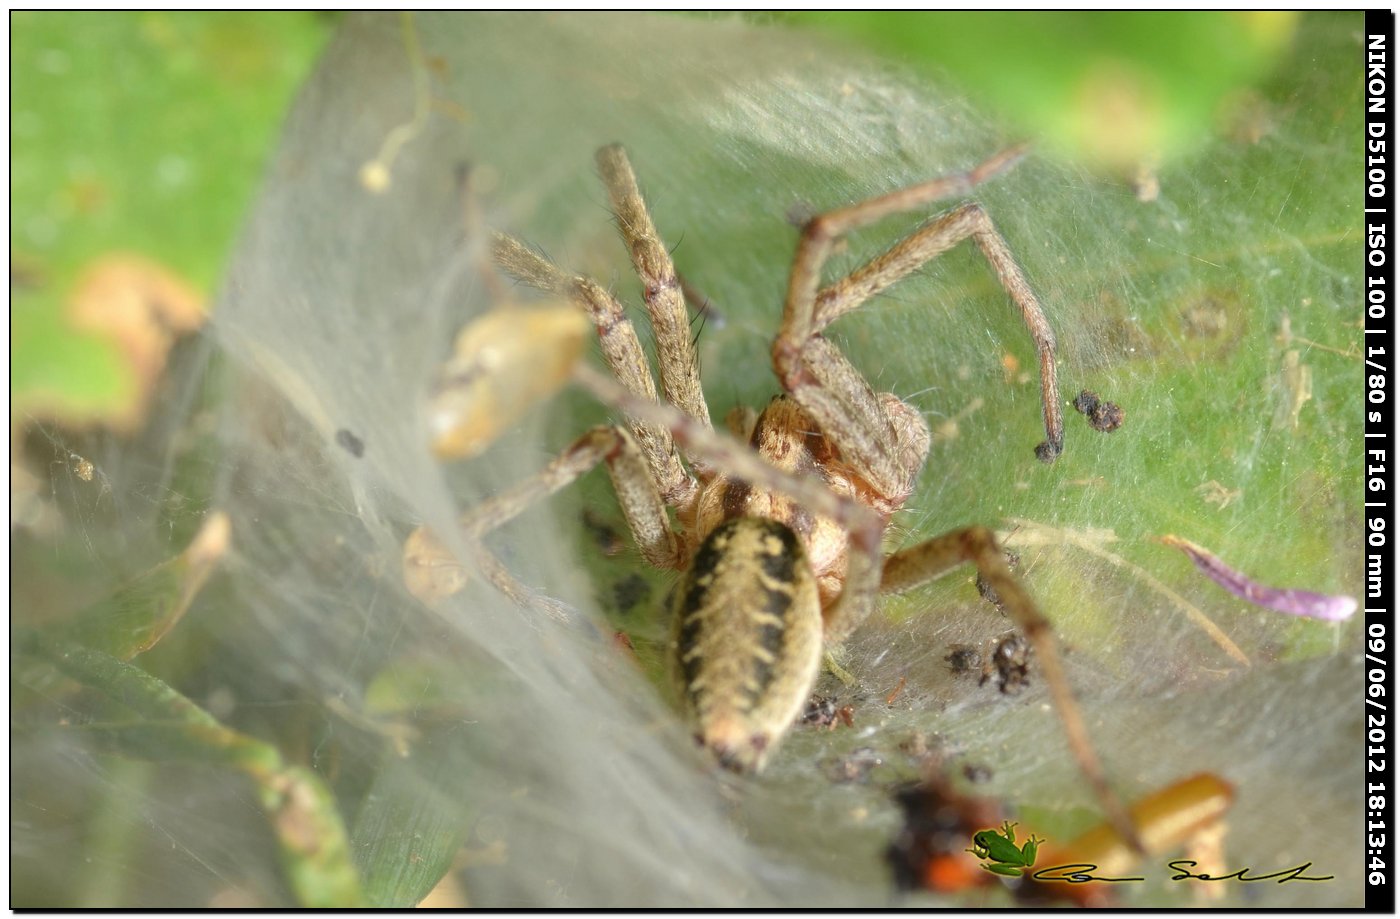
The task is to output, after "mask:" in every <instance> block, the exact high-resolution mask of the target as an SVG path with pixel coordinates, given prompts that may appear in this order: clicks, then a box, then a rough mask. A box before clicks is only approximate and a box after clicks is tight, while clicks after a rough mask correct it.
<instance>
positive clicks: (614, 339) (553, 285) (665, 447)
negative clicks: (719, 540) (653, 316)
mask: <svg viewBox="0 0 1400 919" xmlns="http://www.w3.org/2000/svg"><path fill="white" fill-rule="evenodd" d="M491 254H492V258H493V259H494V260H495V262H496V264H497V265H498V266H500V268H501V270H502V271H504V272H505V273H506V274H508V275H510V276H511V277H513V278H515V279H516V280H517V281H520V282H521V283H523V284H528V285H529V286H531V287H534V288H536V289H537V290H542V291H545V292H547V293H553V294H557V295H559V296H561V297H565V298H567V299H569V300H570V301H572V302H573V303H574V304H576V305H577V306H578V307H579V308H581V309H582V310H583V311H584V312H585V313H587V314H588V317H589V319H591V320H592V322H593V325H594V327H595V328H596V329H597V331H598V342H599V345H600V347H601V349H602V353H603V360H604V361H605V362H606V363H607V365H608V369H609V370H611V371H612V372H613V375H614V376H616V377H617V379H618V380H619V382H621V383H622V385H623V386H624V387H626V389H627V391H628V392H630V393H632V394H633V395H634V396H636V397H637V398H639V399H642V400H644V401H647V402H651V403H656V402H659V401H660V398H659V397H658V395H657V392H656V383H655V381H654V380H653V379H652V375H651V368H650V366H649V365H648V364H647V358H646V354H645V353H644V352H643V351H642V344H641V341H640V340H639V339H638V338H637V329H636V327H635V326H633V325H632V321H631V320H630V319H628V318H627V313H626V310H624V309H623V307H622V304H621V303H619V302H618V301H617V298H616V297H614V296H613V295H612V294H610V293H608V292H607V291H606V290H604V289H603V288H602V287H601V286H599V284H598V283H597V282H596V281H594V280H593V279H591V278H588V277H583V276H578V275H570V274H567V273H565V272H563V271H561V270H560V269H559V268H558V267H556V266H555V265H554V264H552V263H551V262H549V261H548V260H547V259H544V258H541V257H540V256H539V255H537V254H536V253H535V252H534V251H532V250H531V249H530V248H529V247H527V246H526V245H525V244H523V243H521V242H520V241H519V240H516V239H512V238H511V237H509V236H505V235H503V234H500V233H497V234H495V236H494V237H493V238H492V244H491ZM628 427H629V428H630V429H631V431H632V436H633V437H634V438H635V439H636V442H637V446H638V448H640V449H641V451H642V454H643V455H644V456H645V457H646V459H647V465H648V466H649V467H650V468H651V470H652V474H653V475H654V476H655V479H656V487H657V489H658V490H659V491H660V493H661V498H662V500H664V501H665V502H666V503H667V504H668V505H670V506H671V507H674V508H676V509H677V511H678V512H679V513H682V514H683V513H686V512H687V511H689V509H690V508H691V506H692V505H693V504H694V503H695V500H696V498H698V497H699V493H700V492H699V484H698V483H697V482H696V481H695V478H694V477H693V476H692V475H691V474H690V473H689V472H688V471H687V470H686V468H685V467H684V466H682V465H681V461H680V457H679V455H678V454H677V453H676V449H675V444H674V443H673V442H672V439H671V433H670V431H668V430H667V429H666V428H665V427H664V426H662V425H658V424H653V423H650V422H646V421H642V420H640V419H638V418H637V417H636V416H635V415H633V416H629V418H628Z"/></svg>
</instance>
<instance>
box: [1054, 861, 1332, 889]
mask: <svg viewBox="0 0 1400 919" xmlns="http://www.w3.org/2000/svg"><path fill="white" fill-rule="evenodd" d="M1196 866H1197V863H1196V862H1193V861H1191V860H1190V859H1186V858H1179V859H1175V860H1173V861H1169V862H1167V867H1168V868H1170V869H1172V870H1173V871H1174V872H1176V873H1175V874H1173V875H1172V876H1171V880H1173V881H1185V880H1195V881H1243V882H1245V883H1252V882H1254V881H1276V882H1277V883H1279V884H1284V883H1287V882H1288V881H1330V880H1332V879H1333V878H1334V877H1335V875H1331V874H1329V875H1327V876H1326V877H1320V878H1315V877H1308V876H1307V875H1305V874H1303V872H1304V871H1307V870H1308V869H1309V868H1311V867H1312V862H1304V863H1303V864H1301V865H1298V866H1296V867H1294V868H1284V869H1283V870H1281V871H1275V872H1273V873H1272V874H1257V875H1256V874H1250V872H1251V871H1253V870H1254V869H1253V868H1241V869H1240V870H1239V871H1234V872H1231V873H1230V874H1222V875H1219V876H1214V875H1210V874H1206V873H1205V872H1200V873H1197V872H1194V871H1191V870H1190V869H1191V868H1195V867H1196ZM1098 869H1099V866H1098V865H1094V864H1091V863H1089V862H1077V863H1072V864H1068V865H1056V866H1054V867H1053V868H1041V869H1039V870H1037V871H1035V872H1034V873H1033V874H1032V875H1031V877H1032V878H1033V879H1034V880H1037V881H1065V882H1066V883H1070V884H1086V883H1088V882H1089V881H1103V882H1105V883H1111V884H1118V883H1122V882H1124V881H1145V880H1147V878H1143V877H1129V878H1106V877H1099V876H1098V875H1096V874H1094V873H1093V872H1095V871H1097V870H1098Z"/></svg>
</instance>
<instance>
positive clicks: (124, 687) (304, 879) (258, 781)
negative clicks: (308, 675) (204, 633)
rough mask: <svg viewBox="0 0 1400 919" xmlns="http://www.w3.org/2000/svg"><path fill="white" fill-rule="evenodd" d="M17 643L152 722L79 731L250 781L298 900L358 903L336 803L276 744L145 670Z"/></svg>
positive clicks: (110, 745)
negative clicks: (223, 720) (228, 722)
mask: <svg viewBox="0 0 1400 919" xmlns="http://www.w3.org/2000/svg"><path fill="white" fill-rule="evenodd" d="M18 639H19V640H18V644H19V646H20V648H21V650H23V651H26V652H28V653H31V654H37V655H39V656H42V657H44V658H46V659H47V660H49V661H50V662H51V663H53V664H54V665H55V666H56V667H58V668H59V669H60V670H61V671H62V672H64V673H65V674H66V675H68V676H70V677H72V678H73V679H75V680H77V681H78V682H80V683H82V684H83V685H85V686H88V687H91V688H93V689H96V690H98V691H99V692H102V693H104V694H105V695H107V696H109V697H110V698H112V699H113V700H115V701H117V702H120V703H122V704H124V705H127V706H128V707H130V708H131V709H133V710H134V711H136V712H137V713H140V714H144V715H146V716H148V717H149V718H151V719H153V720H147V721H136V722H130V723H123V724H88V725H83V726H80V727H76V728H73V729H72V730H73V731H75V732H77V733H78V734H80V735H81V736H82V737H84V738H86V739H88V740H91V741H93V742H95V743H97V744H98V745H99V747H100V748H102V749H106V750H108V751H110V752H113V753H118V754H120V755H123V756H130V757H135V758H139V759H146V760H150V761H152V762H158V763H187V764H195V765H203V766H215V767H223V768H227V769H234V770H237V771H239V772H241V773H243V774H244V775H246V776H247V777H248V778H250V779H252V780H253V782H254V783H255V785H256V786H257V789H258V798H259V800H260V801H261V802H262V805H263V808H264V810H266V811H267V815H268V818H269V819H270V820H271V822H272V827H273V831H274V833H275V834H276V837H277V842H278V846H279V849H280V855H281V862H282V867H283V870H284V871H285V872H286V876H287V881H288V884H289V886H290V887H291V889H292V892H293V894H294V895H295V896H296V898H297V901H298V902H299V903H300V904H301V905H302V906H306V907H312V908H326V907H340V908H344V907H354V906H358V905H360V904H361V902H362V900H363V898H362V895H361V892H360V881H359V877H358V875H357V874H356V872H355V869H354V866H353V864H352V863H351V860H350V849H349V845H348V843H347V842H346V834H345V826H344V823H343V822H342V821H341V819H340V814H339V812H338V811H337V810H336V802H335V798H334V796H333V795H332V794H331V792H330V790H329V789H328V788H327V787H326V785H325V782H324V781H322V779H321V777H320V776H318V775H317V774H316V773H315V772H312V771H311V770H310V769H307V768H305V767H302V766H298V765H294V764H288V763H286V762H284V761H283V759H282V756H281V754H280V753H279V752H278V750H277V748H276V747H274V746H272V745H271V744H267V743H264V742H263V741H260V740H257V739H255V738H252V737H249V736H247V735H245V734H241V733H239V732H238V731H235V730H232V729H231V728H228V727H225V726H224V725H222V724H220V723H219V722H218V721H217V720H216V719H215V718H214V717H213V716H212V715H210V714H209V713H208V712H206V711H204V710H203V709H202V708H200V707H199V706H197V705H195V704H194V703H193V702H191V701H190V700H189V699H187V698H185V697H184V696H183V695H181V694H180V693H179V692H177V691H176V690H174V689H173V688H171V687H170V686H168V685H167V684H165V683H164V682H162V681H161V680H158V679H156V678H155V677H153V676H151V675H150V674H148V673H146V672H145V671H143V670H141V669H140V668H139V667H136V666H134V665H132V664H127V663H123V662H122V661H119V660H117V659H116V658H114V657H112V656H110V655H108V654H104V653H103V652H101V651H94V650H92V649H90V648H83V647H81V646H79V645H74V644H72V643H70V642H67V641H64V640H62V639H54V638H50V637H47V636H43V635H40V634H38V633H34V632H28V631H25V632H23V633H21V634H20V635H19V636H18Z"/></svg>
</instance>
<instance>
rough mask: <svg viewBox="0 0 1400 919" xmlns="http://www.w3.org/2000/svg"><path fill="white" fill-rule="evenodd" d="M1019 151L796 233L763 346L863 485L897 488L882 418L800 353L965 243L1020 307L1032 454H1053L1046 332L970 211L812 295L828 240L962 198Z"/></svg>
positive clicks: (976, 210)
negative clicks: (1033, 422) (1034, 362)
mask: <svg viewBox="0 0 1400 919" xmlns="http://www.w3.org/2000/svg"><path fill="white" fill-rule="evenodd" d="M1022 152H1023V150H1022V148H1012V149H1009V150H1005V151H1002V152H1001V153H998V154H997V155H995V156H993V157H992V158H991V159H988V160H987V161H985V162H983V163H982V164H980V165H978V166H977V167H975V168H973V169H972V170H971V171H969V172H966V173H962V174H958V175H953V176H945V177H941V178H937V179H933V180H931V181H928V182H924V183H921V184H919V185H913V186H910V187H908V188H904V189H900V190H898V191H894V192H891V193H889V194H886V195H881V196H879V197H876V198H871V199H869V200H866V201H862V202H860V203H857V204H853V205H850V206H848V207H844V208H840V209H838V210H834V211H829V212H827V213H825V214H821V215H819V216H817V217H814V218H813V219H811V220H810V221H808V222H807V224H806V226H805V227H804V228H803V231H802V237H801V240H800V241H799V242H798V246H797V254H796V256H795V257H794V259H793V265H792V273H791V275H790V277H789V281H788V294H787V301H786V303H785V305H784V308H783V324H782V328H781V329H780V331H779V333H778V336H777V338H776V339H775V340H774V342H773V369H774V371H775V372H776V373H777V374H778V377H779V379H780V380H782V382H783V386H784V388H785V389H786V390H787V391H788V392H790V393H792V395H793V397H794V398H796V399H797V400H798V402H799V403H801V404H802V405H803V407H804V408H807V409H808V410H809V411H810V412H811V413H812V414H813V416H814V417H816V418H817V420H818V422H819V423H820V424H821V425H822V429H823V433H825V434H827V436H829V437H831V438H832V439H833V440H834V441H836V442H837V446H838V447H840V448H841V450H842V451H843V453H844V454H846V455H848V456H850V457H851V458H852V460H853V461H856V462H859V463H861V464H865V465H868V467H869V469H870V472H871V476H872V478H871V484H872V485H875V486H876V487H877V488H886V487H894V488H896V489H898V486H899V484H900V482H899V473H900V471H901V470H900V468H899V464H898V463H897V462H895V458H894V457H893V456H892V455H891V451H890V449H889V447H888V446H886V445H885V444H886V443H887V436H888V435H887V433H886V431H887V429H888V428H889V427H890V424H889V419H888V418H887V417H885V416H884V415H883V413H882V414H876V415H873V416H872V415H869V414H865V413H863V412H862V411H861V410H860V409H859V402H860V398H861V397H860V395H859V394H858V393H857V392H856V390H857V389H859V388H864V389H867V390H868V388H869V387H868V384H864V383H863V382H862V383H861V384H859V385H857V384H854V383H852V382H850V381H849V380H848V379H847V376H848V375H847V374H845V372H844V370H843V371H842V372H841V373H840V374H838V375H836V378H835V380H834V383H832V384H829V383H827V382H824V381H823V380H822V379H821V378H820V373H819V372H818V371H817V370H816V369H815V368H814V367H813V364H814V363H815V362H816V361H817V360H819V359H820V356H819V355H812V354H810V353H809V352H810V350H811V343H812V342H813V341H815V340H817V336H819V335H820V334H821V332H822V330H823V329H825V328H826V326H827V325H829V324H830V323H831V322H832V321H834V320H835V319H837V318H838V317H840V316H842V315H844V314H845V313H848V312H850V311H851V310H854V309H856V308H857V307H859V306H860V305H861V304H863V303H865V302H866V301H867V300H869V299H870V298H871V297H873V296H875V295H876V294H878V293H880V292H881V291H883V290H884V289H885V288H887V287H889V286H890V285H891V284H894V283H895V282H897V281H899V280H900V279H902V278H904V277H906V276H908V275H909V274H910V273H911V272H913V271H914V270H916V269H917V268H918V267H919V266H921V265H923V264H925V263H927V262H928V261H929V260H930V259H933V258H935V257H937V256H938V255H940V254H941V253H943V252H945V251H947V250H948V249H950V248H952V247H953V246H955V245H957V243H959V242H961V241H962V240H964V239H967V238H968V237H969V236H970V237H972V238H973V240H974V241H975V242H976V243H977V245H978V247H979V248H980V249H981V250H982V253H983V254H984V255H985V256H986V258H987V260H988V261H989V262H990V263H991V265H992V268H993V270H994V271H995V272H996V275H997V278H998V280H999V281H1000V282H1001V285H1002V287H1003V288H1005V290H1006V291H1007V293H1008V294H1009V295H1010V296H1011V298H1012V300H1013V301H1014V302H1015V303H1016V305H1017V306H1018V307H1019V308H1020V310H1021V315H1022V318H1023V319H1024V320H1025V322H1026V326H1027V327H1028V328H1029V329H1030V332H1031V336H1032V338H1034V339H1035V343H1036V349H1037V351H1038V352H1039V355H1040V379H1041V400H1042V408H1043V414H1044V420H1045V434H1046V439H1045V442H1044V443H1042V444H1041V445H1040V446H1038V447H1037V448H1036V455H1037V456H1038V457H1040V458H1041V459H1042V460H1044V461H1046V462H1049V461H1051V460H1053V459H1054V458H1055V457H1056V456H1058V455H1059V453H1060V450H1061V449H1062V447H1063V442H1064V423H1063V420H1062V418H1061V410H1060V403H1059V395H1058V387H1057V383H1056V379H1055V339H1054V334H1053V333H1052V332H1051V330H1050V326H1049V323H1048V322H1047V321H1046V319H1045V314H1044V311H1043V310H1042V309H1041V307H1040V303H1039V301H1038V300H1037V299H1036V297H1035V294H1034V292H1033V291H1032V290H1031V288H1030V285H1029V284H1028V283H1027V282H1026V279H1025V275H1024V274H1023V273H1022V272H1021V269H1020V267H1019V266H1018V265H1017V264H1016V260H1015V258H1014V257H1013V256H1012V255H1011V251H1010V249H1009V247H1008V246H1007V244H1006V241H1005V240H1004V239H1003V238H1002V236H1001V234H1000V233H998V232H997V230H996V227H995V226H994V225H993V224H992V222H991V219H990V218H989V217H988V216H987V214H986V212H985V211H983V210H982V208H981V207H980V206H979V205H977V204H967V205H963V206H962V207H959V208H957V209H956V210H953V211H951V212H949V213H947V214H944V215H942V216H940V217H938V218H937V219H935V220H933V221H932V222H931V223H929V224H926V225H925V226H924V227H922V228H921V229H919V230H917V231H915V232H914V233H913V234H912V235H910V236H909V237H907V238H906V239H904V240H902V241H901V242H899V243H897V244H895V245H894V246H893V247H892V248H890V249H889V250H888V251H887V252H885V253H884V254H882V255H879V256H877V257H876V258H874V259H873V260H871V261H870V262H868V263H866V264H865V265H863V266H862V267H860V268H858V269H856V270H855V271H853V272H851V274H849V275H847V276H846V277H845V278H842V279H841V280H839V281H837V282H836V283H834V284H832V285H830V286H828V287H826V288H823V289H820V290H819V289H818V287H819V285H820V283H821V270H822V267H823V266H824V265H825V263H826V260H827V258H828V257H829V256H830V254H831V250H832V246H833V245H834V243H835V242H836V240H837V239H839V238H840V237H842V236H844V235H846V234H847V233H849V232H851V231H852V230H855V229H858V228H860V227H863V226H866V225H868V224H870V223H873V222H875V221H877V220H880V219H882V218H884V217H887V216H890V215H893V214H897V213H902V212H905V211H910V210H914V209H916V208H919V207H923V206H926V205H928V204H931V203H933V202H935V201H938V200H940V199H943V198H947V197H950V196H953V195H959V194H966V193H967V192H969V191H971V189H972V188H973V187H974V186H976V185H977V184H979V183H981V182H984V181H986V180H988V179H990V178H992V177H993V176H996V175H998V174H1000V173H1002V172H1005V171H1006V170H1007V169H1009V168H1010V167H1011V166H1012V165H1013V164H1014V163H1015V162H1016V161H1017V160H1018V159H1019V158H1020V157H1021V155H1022ZM832 385H834V386H836V387H837V388H838V389H837V392H836V393H829V394H822V393H818V392H814V390H817V389H821V388H829V387H830V386H832ZM809 403H810V404H809ZM887 493H890V494H892V493H893V492H887Z"/></svg>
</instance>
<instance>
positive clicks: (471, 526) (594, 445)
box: [461, 425, 682, 568]
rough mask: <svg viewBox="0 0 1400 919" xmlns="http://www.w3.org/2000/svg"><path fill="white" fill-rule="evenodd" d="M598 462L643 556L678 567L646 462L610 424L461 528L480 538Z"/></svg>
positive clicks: (465, 519)
mask: <svg viewBox="0 0 1400 919" xmlns="http://www.w3.org/2000/svg"><path fill="white" fill-rule="evenodd" d="M599 463H605V464H606V465H607V467H608V475H609V476H610V477H611V478H612V483H613V489H614V491H616V492H617V500H618V504H620V505H621V506H622V513H623V516H624V517H625V518H626V520H627V527H628V529H629V530H631V532H632V538H633V539H634V540H635V541H636V543H637V547H638V548H639V549H640V550H641V552H642V556H643V557H644V558H645V559H646V560H647V562H648V563H650V564H652V565H654V566H656V567H658V568H680V567H681V566H682V559H681V558H680V555H679V551H678V547H677V542H676V535H675V533H674V532H673V531H672V530H671V523H670V519H669V518H668V517H667V516H666V505H665V504H664V503H663V502H662V500H661V496H660V495H659V494H657V490H656V484H655V482H653V481H652V478H651V471H650V469H649V468H648V466H647V461H646V459H645V457H644V456H643V455H642V452H641V451H640V450H639V449H638V447H637V444H636V442H635V441H633V439H632V436H631V435H630V434H628V433H627V431H626V430H624V429H622V428H620V427H614V426H610V425H603V426H601V427H596V428H593V429H592V430H590V431H588V432H587V433H585V434H584V435H583V436H582V437H580V438H578V439H577V440H575V441H574V442H573V443H572V444H570V445H569V446H568V447H567V448H565V450H564V452H563V453H561V454H559V456H558V457H557V458H556V459H555V460H554V461H553V462H551V463H550V464H549V465H548V466H546V467H545V468H544V469H542V470H540V471H539V472H537V473H535V474H534V475H533V476H531V477H530V478H528V479H525V480H524V481H522V482H520V483H518V484H517V485H514V486H512V487H511V488H508V489H506V490H505V491H503V492H501V493H499V494H496V495H493V496H492V497H490V498H488V499H486V500H485V501H482V502H481V503H480V504H478V505H476V506H475V507H473V508H471V509H470V510H468V511H467V512H466V513H465V514H463V515H462V518H461V525H462V530H463V531H464V533H465V534H466V535H467V536H468V537H469V538H470V539H472V540H475V541H479V540H480V539H481V538H482V537H483V536H485V535H486V534H487V533H488V532H490V531H491V530H494V529H495V528H496V527H499V526H500V525H501V524H503V523H505V522H507V521H508V520H511V519H512V518H514V517H516V516H517V515H519V514H520V513H521V512H522V511H524V510H525V509H526V508H528V507H529V506H530V505H532V504H534V503H535V502H537V501H539V500H541V499H543V498H546V497H548V496H549V495H552V494H554V493H555V492H557V491H559V490H560V489H561V488H564V487H565V486H566V485H569V484H571V483H573V482H574V481H576V480H578V479H579V478H580V477H582V476H583V475H584V474H585V473H587V472H589V471H590V470H592V469H593V467H594V466H597V465H598V464H599Z"/></svg>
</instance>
